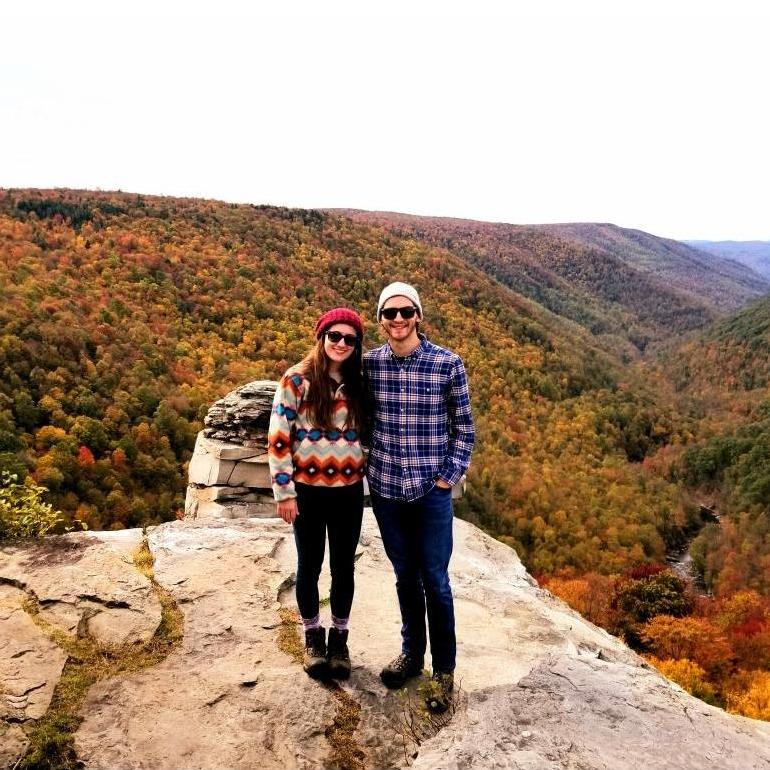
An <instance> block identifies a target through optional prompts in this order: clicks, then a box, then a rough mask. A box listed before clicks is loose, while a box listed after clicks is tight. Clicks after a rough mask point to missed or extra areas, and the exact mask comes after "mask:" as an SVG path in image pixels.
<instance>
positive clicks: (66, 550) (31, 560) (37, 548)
mask: <svg viewBox="0 0 770 770" xmlns="http://www.w3.org/2000/svg"><path fill="white" fill-rule="evenodd" d="M98 542H99V541H98V540H96V539H95V538H90V537H89V538H85V537H84V538H78V539H77V540H75V539H73V538H69V537H65V536H64V535H51V536H49V537H46V538H45V540H44V541H42V542H40V543H35V544H34V545H32V546H29V547H28V548H26V549H25V550H26V555H25V558H24V561H23V562H22V566H23V567H29V568H30V569H35V567H54V566H60V565H67V564H76V563H77V562H79V561H80V560H81V559H82V558H83V554H84V553H85V552H86V551H87V550H88V549H89V548H91V547H92V546H94V545H97V544H98Z"/></svg>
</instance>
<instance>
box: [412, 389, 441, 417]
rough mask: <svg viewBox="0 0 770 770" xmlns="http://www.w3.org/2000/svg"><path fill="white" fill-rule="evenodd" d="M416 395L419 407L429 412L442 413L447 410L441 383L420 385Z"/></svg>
mask: <svg viewBox="0 0 770 770" xmlns="http://www.w3.org/2000/svg"><path fill="white" fill-rule="evenodd" d="M416 396H417V400H418V404H417V406H418V408H420V407H422V408H423V409H425V410H426V411H427V412H428V414H432V415H433V414H441V413H442V412H443V411H444V410H445V401H444V391H443V389H442V388H441V386H440V385H433V384H429V385H418V386H417V388H416Z"/></svg>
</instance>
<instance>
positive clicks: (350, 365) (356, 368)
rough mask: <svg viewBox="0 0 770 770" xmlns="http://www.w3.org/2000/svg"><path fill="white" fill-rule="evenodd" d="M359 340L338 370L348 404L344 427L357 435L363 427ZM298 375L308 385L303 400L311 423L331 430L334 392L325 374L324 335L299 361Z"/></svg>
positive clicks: (326, 373) (362, 389)
mask: <svg viewBox="0 0 770 770" xmlns="http://www.w3.org/2000/svg"><path fill="white" fill-rule="evenodd" d="M361 342H362V341H361V340H359V341H358V342H357V343H356V346H355V348H353V353H352V355H350V356H349V357H348V358H346V359H345V361H344V362H343V363H342V366H341V367H340V369H341V373H342V378H343V382H344V383H345V394H346V396H347V401H348V404H347V406H348V418H347V420H346V422H345V427H346V428H353V429H355V430H357V431H358V432H359V433H360V432H361V430H362V427H363V424H364V385H363V379H362V376H361ZM300 366H301V367H302V372H303V373H304V375H305V376H306V377H307V378H308V381H309V382H310V388H309V389H308V394H307V398H306V402H307V405H308V407H309V409H310V414H311V415H312V417H313V422H314V423H315V424H316V425H317V426H318V427H319V428H323V429H325V430H331V429H332V428H333V427H334V393H333V391H332V383H331V375H330V374H329V356H327V355H326V351H325V350H324V336H323V335H322V336H321V339H320V340H318V342H316V344H315V347H314V348H313V349H312V350H311V351H310V352H309V353H308V354H307V355H306V356H305V358H303V359H302V362H301V363H300Z"/></svg>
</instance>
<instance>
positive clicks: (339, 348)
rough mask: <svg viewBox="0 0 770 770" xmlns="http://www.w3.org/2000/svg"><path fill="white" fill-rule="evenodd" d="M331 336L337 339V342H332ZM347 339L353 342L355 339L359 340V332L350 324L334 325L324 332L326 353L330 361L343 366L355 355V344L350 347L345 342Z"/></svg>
mask: <svg viewBox="0 0 770 770" xmlns="http://www.w3.org/2000/svg"><path fill="white" fill-rule="evenodd" d="M330 332H331V335H330V334H329V333H330ZM330 336H331V337H337V338H338V339H337V341H336V342H335V341H333V340H331V339H330ZM345 337H347V338H348V340H349V341H350V342H352V341H353V337H355V338H356V339H358V332H357V331H356V330H355V329H354V328H353V327H352V326H351V325H350V324H334V325H333V326H330V327H329V328H328V329H327V330H326V331H325V332H324V352H325V353H326V355H327V356H328V357H329V360H330V361H333V362H334V363H338V364H341V363H342V362H343V361H347V360H348V358H350V356H352V355H353V351H354V350H355V349H356V346H355V343H354V344H352V345H348V343H347V342H345Z"/></svg>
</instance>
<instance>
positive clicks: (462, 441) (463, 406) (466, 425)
mask: <svg viewBox="0 0 770 770" xmlns="http://www.w3.org/2000/svg"><path fill="white" fill-rule="evenodd" d="M447 412H448V417H449V448H448V449H447V455H446V457H445V458H444V464H443V465H442V466H441V471H440V472H439V478H442V479H443V480H444V481H446V482H447V484H449V485H450V486H451V485H454V484H456V483H457V482H458V481H459V480H460V479H461V478H462V475H463V473H465V471H467V470H468V466H469V465H470V464H471V453H472V452H473V443H474V440H475V431H474V427H473V415H472V414H471V399H470V393H469V390H468V375H467V374H466V373H465V366H464V365H463V362H462V360H461V359H460V358H458V359H457V360H456V361H455V363H454V365H453V366H452V373H451V377H450V381H449V393H448V397H447Z"/></svg>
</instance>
